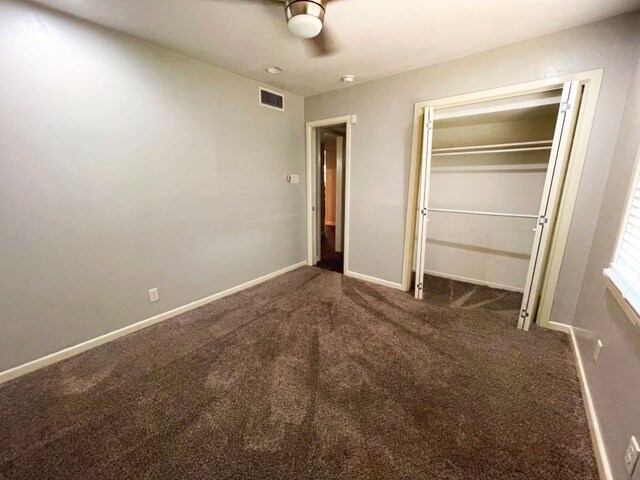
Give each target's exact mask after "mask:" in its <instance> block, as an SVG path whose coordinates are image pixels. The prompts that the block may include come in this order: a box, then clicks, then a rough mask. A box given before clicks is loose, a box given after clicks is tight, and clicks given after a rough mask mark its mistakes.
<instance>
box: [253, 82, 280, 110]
mask: <svg viewBox="0 0 640 480" xmlns="http://www.w3.org/2000/svg"><path fill="white" fill-rule="evenodd" d="M259 90H260V105H262V106H263V107H267V108H273V109H275V110H280V111H281V112H284V96H283V95H281V94H280V93H277V92H274V91H272V90H267V89H266V88H264V87H259Z"/></svg>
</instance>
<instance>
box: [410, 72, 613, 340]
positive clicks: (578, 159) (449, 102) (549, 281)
mask: <svg viewBox="0 0 640 480" xmlns="http://www.w3.org/2000/svg"><path fill="white" fill-rule="evenodd" d="M602 75H603V70H602V69H598V70H590V71H586V72H580V73H575V74H569V75H560V76H557V77H552V78H546V79H542V80H536V81H532V82H526V83H521V84H516V85H510V86H506V87H500V88H494V89H490V90H484V91H479V92H473V93H466V94H462V95H455V96H451V97H444V98H436V99H433V100H426V101H423V102H418V103H416V104H415V107H414V122H413V140H412V148H411V166H410V171H409V188H408V203H407V216H406V223H405V245H404V258H403V267H402V289H403V290H405V291H408V290H409V289H410V287H411V280H412V274H413V260H414V251H415V243H416V227H417V218H416V217H417V216H416V209H417V207H418V197H419V193H418V191H419V184H420V162H421V153H422V138H423V126H424V123H423V119H424V111H425V109H426V108H428V107H432V108H434V109H438V108H449V107H456V106H461V105H466V104H470V103H477V102H482V101H490V100H499V99H505V98H509V97H514V96H519V95H526V94H531V93H537V92H543V91H547V90H551V89H560V88H562V87H563V85H564V84H565V83H567V82H572V81H578V82H579V85H581V86H582V87H583V96H582V101H581V105H580V115H579V117H578V120H577V125H576V129H575V134H574V138H573V142H572V148H571V156H570V158H569V165H568V169H567V173H566V177H565V183H564V188H563V192H562V201H561V203H560V207H559V211H558V216H557V222H556V225H555V231H554V234H553V238H552V240H551V246H550V248H549V252H550V253H549V256H548V259H547V269H546V273H545V279H544V282H543V286H542V295H541V299H540V303H539V306H538V316H537V323H539V324H540V325H542V326H544V327H547V328H551V329H556V330H564V331H568V326H566V325H564V324H561V323H555V322H551V321H550V316H551V306H552V304H553V299H554V296H555V291H556V287H557V284H558V277H559V274H560V266H561V264H562V259H563V257H564V251H565V247H566V243H567V238H568V236H569V226H570V224H571V218H572V216H573V210H574V207H575V203H576V199H577V195H578V187H579V183H580V178H581V176H582V170H583V167H584V161H585V157H586V153H587V146H588V142H589V135H590V133H591V127H592V125H593V119H594V116H595V110H596V105H597V101H598V94H599V92H600V85H601V83H602Z"/></svg>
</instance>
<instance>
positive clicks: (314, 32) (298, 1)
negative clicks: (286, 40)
mask: <svg viewBox="0 0 640 480" xmlns="http://www.w3.org/2000/svg"><path fill="white" fill-rule="evenodd" d="M325 3H326V2H325V0H286V2H285V5H284V12H285V15H286V17H287V25H288V27H289V31H290V32H291V33H293V34H294V35H295V36H296V37H300V38H313V37H316V36H318V34H320V32H321V31H322V22H323V21H324V8H325Z"/></svg>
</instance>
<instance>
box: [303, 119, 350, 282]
mask: <svg viewBox="0 0 640 480" xmlns="http://www.w3.org/2000/svg"><path fill="white" fill-rule="evenodd" d="M351 118H352V116H351V115H344V116H341V117H334V118H327V119H324V120H314V121H312V122H307V124H306V142H307V145H306V152H307V164H306V166H307V265H315V264H316V257H315V252H316V245H317V241H318V235H317V233H318V232H317V229H318V227H317V215H316V212H317V210H318V208H317V207H318V206H317V205H316V203H317V197H318V192H317V190H318V188H317V176H316V161H317V158H316V156H317V155H318V150H319V147H318V143H319V142H318V130H319V129H320V128H322V127H329V126H333V125H343V124H344V125H345V139H344V144H345V148H344V159H343V175H344V199H343V203H344V212H343V213H344V215H343V220H344V235H343V236H344V244H343V245H342V248H343V267H344V274H345V275H349V273H350V272H349V206H350V203H351V202H350V190H351V189H350V186H351Z"/></svg>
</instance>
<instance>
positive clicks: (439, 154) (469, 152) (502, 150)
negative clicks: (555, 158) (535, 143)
mask: <svg viewBox="0 0 640 480" xmlns="http://www.w3.org/2000/svg"><path fill="white" fill-rule="evenodd" d="M536 150H551V145H549V146H548V147H526V148H500V149H495V150H467V151H464V152H436V153H432V154H431V156H433V157H442V156H445V155H479V154H482V153H510V152H533V151H536Z"/></svg>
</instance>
